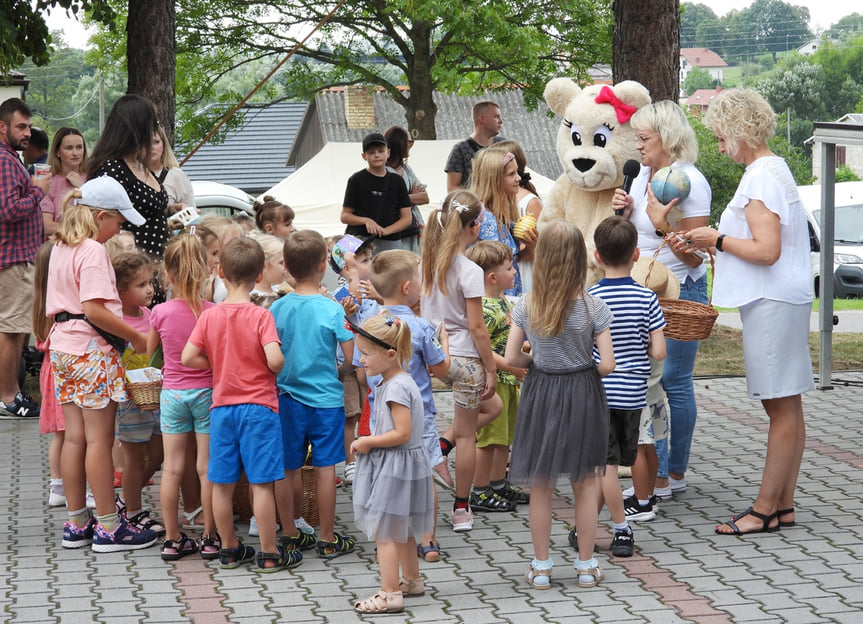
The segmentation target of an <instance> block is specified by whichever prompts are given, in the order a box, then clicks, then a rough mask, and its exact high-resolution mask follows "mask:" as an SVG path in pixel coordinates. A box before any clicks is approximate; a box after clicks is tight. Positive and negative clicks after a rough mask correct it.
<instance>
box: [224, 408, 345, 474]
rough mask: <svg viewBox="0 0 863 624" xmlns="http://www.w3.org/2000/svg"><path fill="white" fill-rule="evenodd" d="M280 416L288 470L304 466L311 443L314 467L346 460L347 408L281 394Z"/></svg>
mask: <svg viewBox="0 0 863 624" xmlns="http://www.w3.org/2000/svg"><path fill="white" fill-rule="evenodd" d="M279 415H280V416H281V418H282V448H283V449H284V453H285V464H284V467H285V470H299V469H300V468H302V467H303V464H305V463H306V450H307V447H308V445H309V444H310V443H311V445H312V465H313V466H316V467H318V468H323V467H326V466H335V465H336V464H338V463H340V462H343V461H345V408H344V406H341V407H309V406H308V405H305V404H304V403H300V402H299V401H297V400H296V399H294V398H292V397H291V396H290V395H288V394H280V395H279ZM211 448H212V445H211Z"/></svg>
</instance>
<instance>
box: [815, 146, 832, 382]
mask: <svg viewBox="0 0 863 624" xmlns="http://www.w3.org/2000/svg"><path fill="white" fill-rule="evenodd" d="M835 184H836V144H835V143H821V270H820V275H821V280H820V289H819V290H820V291H821V293H820V297H821V311H820V313H819V315H818V329H819V332H820V343H821V344H820V356H819V359H820V361H819V363H818V387H819V388H820V389H821V390H829V389H831V388H832V387H833V382H832V380H831V375H832V364H833V245H834V239H835V235H834V234H835V230H836V227H835V226H836V214H835V210H836V207H835V203H836V186H835Z"/></svg>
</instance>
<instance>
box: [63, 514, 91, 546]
mask: <svg viewBox="0 0 863 624" xmlns="http://www.w3.org/2000/svg"><path fill="white" fill-rule="evenodd" d="M95 527H96V519H95V518H93V517H91V518H90V519H89V520H87V524H85V525H84V526H83V527H79V526H78V525H76V524H75V523H73V522H67V523H66V524H64V525H63V548H84V546H89V545H90V544H92V543H93V529H94V528H95Z"/></svg>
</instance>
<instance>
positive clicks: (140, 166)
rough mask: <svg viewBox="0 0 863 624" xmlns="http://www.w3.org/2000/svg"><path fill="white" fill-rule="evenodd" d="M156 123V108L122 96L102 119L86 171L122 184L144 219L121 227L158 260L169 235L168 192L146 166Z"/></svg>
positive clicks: (142, 99)
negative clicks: (104, 119)
mask: <svg viewBox="0 0 863 624" xmlns="http://www.w3.org/2000/svg"><path fill="white" fill-rule="evenodd" d="M157 126H158V121H157V120H156V110H155V109H154V108H153V105H152V104H151V103H150V102H149V101H148V100H146V99H145V98H142V97H141V96H139V95H134V94H129V95H124V96H122V97H121V98H120V99H119V100H117V102H116V104H114V107H113V108H112V109H111V112H110V114H109V115H108V119H107V120H106V121H105V129H104V130H103V131H102V135H101V136H100V137H99V142H98V143H96V147H95V148H94V149H93V154H92V155H91V156H90V161H89V164H88V167H87V170H88V177H96V176H102V175H108V176H111V177H112V178H114V179H116V180H117V181H118V182H119V183H120V184H122V185H123V188H124V189H126V193H128V194H129V199H130V200H132V204H133V205H134V206H135V209H136V210H137V211H138V212H139V213H141V215H142V216H143V217H144V218H145V219H146V220H147V222H146V223H145V224H144V225H141V226H134V225H131V224H129V223H125V224H124V225H123V227H124V228H125V229H127V230H129V231H130V232H132V233H133V234H134V235H135V242H136V245H137V247H138V248H139V249H143V250H144V251H145V252H147V253H148V254H150V256H152V257H153V258H154V259H155V260H161V259H162V255H163V254H164V252H165V247H166V246H167V244H168V239H169V237H170V234H169V232H168V223H167V216H166V214H165V213H166V209H167V207H168V194H167V193H166V192H165V190H164V189H163V188H162V185H161V184H160V183H159V181H158V180H157V179H156V177H155V176H154V175H153V173H152V172H151V171H150V169H149V168H148V167H147V166H145V163H146V162H148V161H149V155H150V147H151V145H152V141H153V133H154V132H155V131H156V128H157Z"/></svg>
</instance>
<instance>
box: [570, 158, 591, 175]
mask: <svg viewBox="0 0 863 624" xmlns="http://www.w3.org/2000/svg"><path fill="white" fill-rule="evenodd" d="M572 164H573V165H575V168H576V169H578V170H579V171H581V172H582V173H584V172H586V171H590V169H591V167H593V166H594V165H595V164H596V161H595V160H593V159H592V158H573V159H572Z"/></svg>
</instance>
